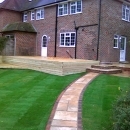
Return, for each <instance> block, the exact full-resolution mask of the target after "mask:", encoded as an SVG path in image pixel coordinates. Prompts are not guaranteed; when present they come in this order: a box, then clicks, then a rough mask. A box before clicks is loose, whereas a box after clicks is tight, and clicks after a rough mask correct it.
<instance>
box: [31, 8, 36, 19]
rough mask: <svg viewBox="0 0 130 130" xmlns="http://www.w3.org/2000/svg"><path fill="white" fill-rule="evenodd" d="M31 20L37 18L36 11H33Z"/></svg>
mask: <svg viewBox="0 0 130 130" xmlns="http://www.w3.org/2000/svg"><path fill="white" fill-rule="evenodd" d="M31 20H35V11H34V10H33V11H31Z"/></svg>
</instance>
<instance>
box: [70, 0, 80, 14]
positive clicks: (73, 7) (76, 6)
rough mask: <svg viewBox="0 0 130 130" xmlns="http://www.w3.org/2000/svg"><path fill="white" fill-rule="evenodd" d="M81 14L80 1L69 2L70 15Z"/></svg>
mask: <svg viewBox="0 0 130 130" xmlns="http://www.w3.org/2000/svg"><path fill="white" fill-rule="evenodd" d="M81 12H82V1H81V0H78V1H73V2H70V13H71V14H76V13H81Z"/></svg>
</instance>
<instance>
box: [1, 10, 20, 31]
mask: <svg viewBox="0 0 130 130" xmlns="http://www.w3.org/2000/svg"><path fill="white" fill-rule="evenodd" d="M19 21H22V15H21V13H19V12H16V11H11V10H0V30H1V29H2V28H3V27H5V26H6V25H7V24H9V23H13V22H19Z"/></svg>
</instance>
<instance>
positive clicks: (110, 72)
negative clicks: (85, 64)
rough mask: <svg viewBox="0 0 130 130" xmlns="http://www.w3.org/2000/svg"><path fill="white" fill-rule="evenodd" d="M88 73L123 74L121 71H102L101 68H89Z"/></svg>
mask: <svg viewBox="0 0 130 130" xmlns="http://www.w3.org/2000/svg"><path fill="white" fill-rule="evenodd" d="M86 71H87V72H95V73H102V74H118V73H122V70H121V69H104V68H103V69H100V68H87V69H86Z"/></svg>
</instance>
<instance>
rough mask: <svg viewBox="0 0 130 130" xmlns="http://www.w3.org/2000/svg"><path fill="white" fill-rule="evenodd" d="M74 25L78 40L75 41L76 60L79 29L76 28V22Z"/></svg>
mask: <svg viewBox="0 0 130 130" xmlns="http://www.w3.org/2000/svg"><path fill="white" fill-rule="evenodd" d="M74 25H75V33H76V39H75V59H76V58H77V39H78V38H77V34H78V29H79V27H76V23H75V21H74Z"/></svg>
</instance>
